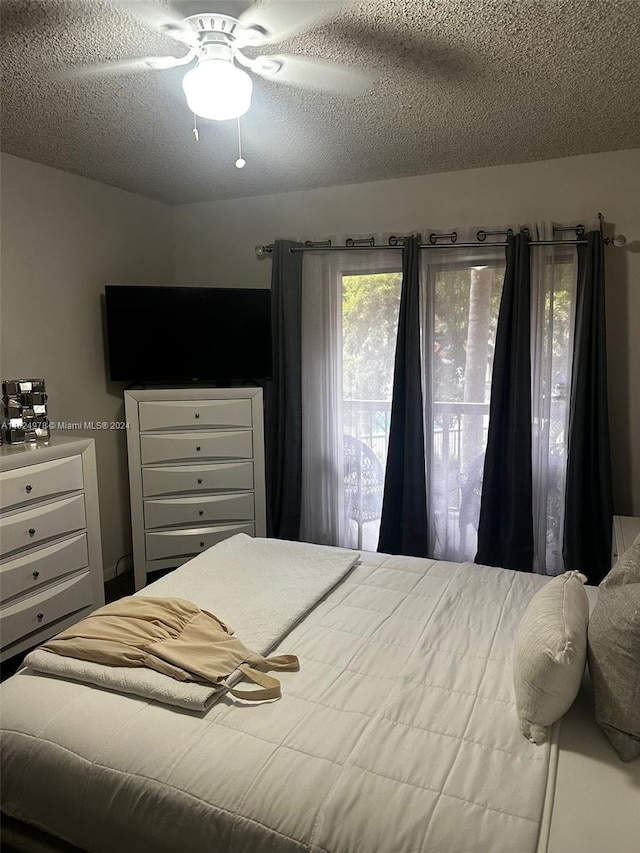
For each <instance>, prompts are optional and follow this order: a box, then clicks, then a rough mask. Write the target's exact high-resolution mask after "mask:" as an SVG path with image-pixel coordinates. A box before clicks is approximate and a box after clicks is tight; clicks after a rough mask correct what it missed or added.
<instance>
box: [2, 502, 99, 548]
mask: <svg viewBox="0 0 640 853" xmlns="http://www.w3.org/2000/svg"><path fill="white" fill-rule="evenodd" d="M85 526H86V521H85V511H84V495H75V496H74V497H72V498H65V499H64V500H61V501H56V502H55V503H51V504H47V505H46V506H39V507H34V508H33V509H29V510H25V511H24V512H17V513H15V514H14V515H11V516H8V517H7V518H3V519H1V520H0V550H1V552H2V554H10V553H12V552H13V551H17V550H18V549H20V548H27V547H28V546H30V545H37V544H38V542H44V541H45V540H47V539H52V538H53V537H54V536H62V535H63V534H65V533H72V532H73V531H75V530H82V529H83V528H84V527H85Z"/></svg>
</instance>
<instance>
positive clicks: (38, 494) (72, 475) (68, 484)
mask: <svg viewBox="0 0 640 853" xmlns="http://www.w3.org/2000/svg"><path fill="white" fill-rule="evenodd" d="M82 487H83V479H82V459H81V458H80V456H70V457H67V458H66V459H53V460H51V461H50V462H40V463H38V464H37V465H29V466H27V467H23V468H16V469H15V470H13V471H3V472H2V473H0V500H1V501H2V508H3V509H10V508H11V507H14V506H19V505H20V504H26V503H30V502H32V501H38V500H42V499H43V498H50V497H52V496H54V495H58V494H64V493H65V492H74V491H76V490H79V489H82Z"/></svg>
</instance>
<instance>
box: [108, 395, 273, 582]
mask: <svg viewBox="0 0 640 853" xmlns="http://www.w3.org/2000/svg"><path fill="white" fill-rule="evenodd" d="M124 397H125V411H126V419H127V422H128V424H129V429H128V430H127V451H128V455H129V484H130V490H131V521H132V529H133V562H134V570H135V584H136V589H141V588H142V587H143V586H144V585H145V584H146V582H147V575H148V574H149V573H150V572H153V571H156V570H157V569H166V568H173V567H175V566H179V565H181V564H182V563H184V562H186V561H187V560H189V559H191V557H194V556H195V555H196V554H199V553H201V552H202V551H204V550H205V549H206V548H209V547H210V546H211V545H215V544H216V542H220V541H221V540H222V539H226V538H227V537H229V536H233V535H234V534H235V533H248V534H249V535H251V536H264V535H265V533H266V516H265V482H264V434H263V409H262V389H261V388H217V389H209V388H206V389H203V388H194V389H168V390H165V389H162V390H158V389H154V390H143V391H125V395H124Z"/></svg>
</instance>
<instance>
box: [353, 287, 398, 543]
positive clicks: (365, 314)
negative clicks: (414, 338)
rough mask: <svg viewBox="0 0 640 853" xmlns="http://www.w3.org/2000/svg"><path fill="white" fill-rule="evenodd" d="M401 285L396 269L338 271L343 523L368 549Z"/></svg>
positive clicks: (374, 539)
mask: <svg viewBox="0 0 640 853" xmlns="http://www.w3.org/2000/svg"><path fill="white" fill-rule="evenodd" d="M401 287H402V274H401V273H400V272H387V273H370V274H357V275H342V389H343V401H342V405H343V408H342V411H343V434H344V449H343V452H344V513H345V527H346V533H347V536H348V539H349V541H350V544H352V545H353V547H356V548H364V549H365V550H368V551H375V550H376V547H377V544H378V534H379V530H380V516H381V512H382V497H383V491H384V471H385V467H386V462H387V447H388V442H389V426H390V420H391V394H392V390H393V368H394V358H395V348H396V336H397V327H398V311H399V308H400V290H401Z"/></svg>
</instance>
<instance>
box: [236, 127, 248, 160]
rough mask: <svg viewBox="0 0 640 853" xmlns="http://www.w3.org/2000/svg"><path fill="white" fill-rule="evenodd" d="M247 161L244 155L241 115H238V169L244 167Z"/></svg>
mask: <svg viewBox="0 0 640 853" xmlns="http://www.w3.org/2000/svg"><path fill="white" fill-rule="evenodd" d="M246 165H247V161H246V160H245V159H244V158H243V157H242V133H241V131H240V116H238V159H237V160H236V169H244V167H245V166H246Z"/></svg>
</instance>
